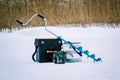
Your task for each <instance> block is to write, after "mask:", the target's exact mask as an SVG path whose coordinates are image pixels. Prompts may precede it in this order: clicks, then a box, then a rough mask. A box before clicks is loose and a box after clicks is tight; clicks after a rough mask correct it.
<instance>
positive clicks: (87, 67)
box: [0, 26, 120, 80]
mask: <svg viewBox="0 0 120 80" xmlns="http://www.w3.org/2000/svg"><path fill="white" fill-rule="evenodd" d="M49 30H51V31H53V32H54V33H56V34H57V35H60V36H62V37H63V38H64V39H66V40H69V41H71V42H79V41H80V42H81V45H82V46H83V49H84V50H89V51H90V53H94V54H95V55H96V57H101V58H102V62H93V61H92V60H91V59H89V58H88V59H87V57H86V56H85V55H83V57H82V62H76V63H66V64H54V63H36V62H33V61H32V59H31V56H32V53H33V52H34V50H35V47H34V40H35V38H55V37H54V36H53V35H51V34H49V33H48V32H46V31H45V29H44V27H36V28H28V29H23V30H19V31H13V32H12V33H6V32H5V33H4V32H0V80H48V79H49V80H120V77H119V76H120V70H119V67H120V58H119V56H120V53H119V51H120V50H119V49H120V28H103V27H87V28H81V27H71V28H64V27H52V26H49Z"/></svg>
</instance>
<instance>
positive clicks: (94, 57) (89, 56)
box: [16, 14, 102, 62]
mask: <svg viewBox="0 0 120 80" xmlns="http://www.w3.org/2000/svg"><path fill="white" fill-rule="evenodd" d="M35 16H38V17H40V18H41V19H43V20H44V21H45V26H44V27H45V30H46V31H47V32H49V33H50V34H52V35H54V36H55V37H57V38H58V39H61V40H62V41H63V42H64V43H65V44H68V45H69V46H70V47H72V48H73V49H74V50H75V52H77V53H78V54H79V55H80V56H82V54H85V55H86V56H87V57H88V58H91V59H93V61H94V62H97V61H102V59H101V58H100V57H99V58H96V56H95V54H90V53H89V51H88V50H83V48H82V46H79V47H77V46H75V45H74V44H73V43H71V42H70V41H67V40H65V39H64V38H62V37H61V36H58V35H56V34H55V33H53V32H52V31H50V30H48V29H47V27H46V26H47V19H46V18H45V17H44V16H42V15H41V14H34V15H33V16H32V17H31V18H30V19H29V20H28V21H27V22H26V23H22V22H21V21H19V20H16V21H17V22H18V23H19V24H21V25H23V26H24V25H27V24H28V23H29V22H30V21H31V20H32V19H33V18H34V17H35Z"/></svg>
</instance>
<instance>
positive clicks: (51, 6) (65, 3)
mask: <svg viewBox="0 0 120 80" xmlns="http://www.w3.org/2000/svg"><path fill="white" fill-rule="evenodd" d="M35 13H40V14H42V15H44V16H45V17H46V18H47V20H48V25H60V24H92V23H102V24H104V23H107V24H119V23H120V0H0V29H3V28H10V29H11V28H16V27H19V26H20V25H19V24H18V23H16V19H19V20H21V21H23V22H26V21H27V20H28V19H29V18H30V17H31V16H32V15H33V14H35ZM43 24H44V22H43V21H42V20H40V19H39V18H37V17H36V18H34V20H32V21H31V22H30V24H29V25H28V26H40V25H43Z"/></svg>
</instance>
